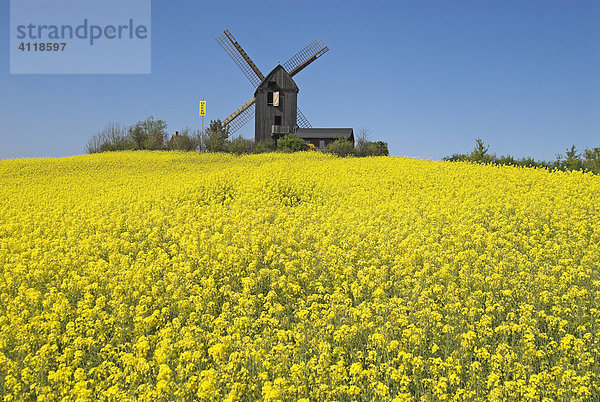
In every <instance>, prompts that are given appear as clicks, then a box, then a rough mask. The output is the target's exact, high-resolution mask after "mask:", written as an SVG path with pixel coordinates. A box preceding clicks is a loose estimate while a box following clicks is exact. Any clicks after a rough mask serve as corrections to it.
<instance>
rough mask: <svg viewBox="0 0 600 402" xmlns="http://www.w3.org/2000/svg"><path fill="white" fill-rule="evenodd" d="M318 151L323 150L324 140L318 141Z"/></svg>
mask: <svg viewBox="0 0 600 402" xmlns="http://www.w3.org/2000/svg"><path fill="white" fill-rule="evenodd" d="M319 149H325V140H319Z"/></svg>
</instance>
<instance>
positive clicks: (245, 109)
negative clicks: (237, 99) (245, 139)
mask: <svg viewBox="0 0 600 402" xmlns="http://www.w3.org/2000/svg"><path fill="white" fill-rule="evenodd" d="M254 101H255V99H254V97H253V98H251V99H250V100H248V102H246V103H244V104H243V105H242V106H241V107H240V108H238V109H237V110H236V111H235V112H233V113H232V114H231V115H230V116H229V117H227V118H226V119H225V120H224V121H223V124H224V125H225V127H227V128H228V129H229V134H233V133H235V132H236V131H238V130H239V129H240V128H241V127H242V126H243V125H244V124H246V123H248V121H249V120H250V119H252V118H253V117H254Z"/></svg>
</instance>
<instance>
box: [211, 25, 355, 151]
mask: <svg viewBox="0 0 600 402" xmlns="http://www.w3.org/2000/svg"><path fill="white" fill-rule="evenodd" d="M217 42H219V44H220V45H221V46H222V47H223V49H225V51H226V52H227V54H229V56H230V57H231V58H232V59H233V61H234V62H235V63H236V64H237V66H238V67H239V68H240V70H242V72H243V73H244V75H245V76H246V78H248V80H249V81H250V82H251V83H252V85H253V86H254V87H255V88H256V90H255V92H254V96H253V97H252V98H250V99H249V100H248V101H247V102H246V103H244V104H243V105H242V106H241V107H239V108H238V109H237V110H236V111H235V112H233V113H232V114H231V115H229V116H228V117H227V118H226V119H225V120H224V121H223V124H224V125H225V127H227V128H228V130H229V133H230V134H232V133H234V132H236V131H237V130H238V129H240V128H241V127H242V126H243V125H244V124H246V123H247V122H248V121H250V120H251V119H252V117H255V121H254V128H255V131H254V139H255V141H256V142H259V141H267V140H275V141H276V140H277V139H278V138H279V137H281V136H283V135H286V134H289V133H296V134H297V135H298V136H300V137H301V138H304V139H305V140H306V142H307V143H312V144H314V145H315V146H317V147H319V148H321V149H322V148H324V146H325V145H326V144H327V143H330V142H333V141H334V140H336V139H338V138H347V139H349V140H351V141H352V142H354V134H353V132H352V129H351V128H350V129H335V128H328V129H313V128H312V126H311V125H310V123H309V122H308V120H307V119H306V117H304V114H302V112H301V111H300V109H299V108H298V86H297V85H296V83H295V82H294V80H293V78H292V77H294V76H295V75H296V74H298V73H299V72H300V71H302V70H303V69H305V68H306V67H308V65H309V64H311V63H312V62H314V61H315V60H316V59H318V58H319V57H321V56H322V55H323V54H325V53H326V52H327V51H328V50H329V48H328V47H327V46H325V44H324V43H323V42H322V41H321V40H319V39H316V40H314V41H313V42H311V43H310V44H309V45H308V46H306V47H305V48H304V49H302V50H301V51H299V52H298V53H296V54H295V55H294V56H293V57H292V58H291V59H289V60H288V61H287V62H285V63H283V64H282V65H277V66H276V67H275V68H274V69H273V70H272V71H271V72H270V73H269V74H268V75H267V76H266V77H265V76H264V75H263V73H262V72H261V71H260V69H259V68H258V67H257V66H256V64H254V62H253V61H252V59H250V56H248V54H247V53H246V52H245V51H244V49H243V48H242V46H241V45H240V44H239V43H238V42H237V41H236V40H235V38H234V37H233V35H232V34H231V32H229V31H228V30H225V31H224V32H223V33H222V34H221V35H219V36H218V37H217ZM305 137H306V138H305Z"/></svg>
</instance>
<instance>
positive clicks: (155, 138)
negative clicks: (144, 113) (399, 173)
mask: <svg viewBox="0 0 600 402" xmlns="http://www.w3.org/2000/svg"><path fill="white" fill-rule="evenodd" d="M369 137H370V132H369V130H368V129H365V128H362V129H361V130H360V131H359V133H358V135H357V139H356V143H355V144H352V142H350V141H349V140H347V139H345V138H343V139H338V140H336V141H334V142H332V143H330V144H328V145H327V146H326V147H325V152H328V153H332V154H336V155H338V156H359V157H361V156H382V155H389V151H388V146H387V143H386V142H383V141H370V140H369ZM311 149H312V150H314V149H315V147H314V146H313V145H309V144H307V143H306V142H305V141H304V140H303V139H302V138H300V137H298V136H297V135H296V134H288V135H286V136H284V137H282V138H280V139H279V140H278V141H261V142H254V141H253V140H250V139H247V138H244V137H242V136H237V137H232V136H230V134H229V130H228V128H227V127H226V126H225V125H224V124H223V122H222V121H221V120H211V121H210V124H209V126H208V128H207V129H206V130H204V131H201V130H192V129H190V128H184V129H183V130H181V131H180V132H176V134H174V135H173V136H171V137H170V138H169V134H168V132H167V123H166V122H165V121H163V120H160V119H155V118H154V116H150V117H148V118H147V119H146V120H143V121H138V122H137V123H135V124H134V125H132V126H129V127H126V126H121V125H120V124H118V123H109V124H108V125H107V126H106V127H105V128H104V129H103V130H102V131H100V132H98V133H96V134H94V135H93V136H92V138H90V140H89V141H88V143H87V145H86V152H88V153H90V154H91V153H98V152H109V151H126V150H172V151H197V152H228V153H233V154H238V155H240V154H253V153H265V152H299V151H308V150H311Z"/></svg>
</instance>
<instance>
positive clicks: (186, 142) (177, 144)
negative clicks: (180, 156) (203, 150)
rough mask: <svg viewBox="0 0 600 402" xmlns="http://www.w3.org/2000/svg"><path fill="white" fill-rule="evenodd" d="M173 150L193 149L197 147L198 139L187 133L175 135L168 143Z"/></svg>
mask: <svg viewBox="0 0 600 402" xmlns="http://www.w3.org/2000/svg"><path fill="white" fill-rule="evenodd" d="M167 149H169V150H171V151H193V150H195V149H196V141H194V139H193V138H191V137H190V136H189V135H187V134H179V135H174V136H173V137H171V139H170V140H169V143H168V144H167Z"/></svg>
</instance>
